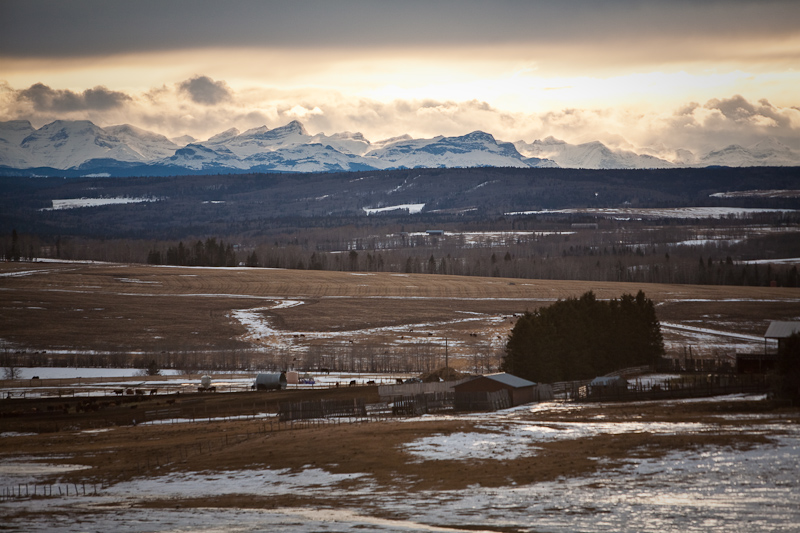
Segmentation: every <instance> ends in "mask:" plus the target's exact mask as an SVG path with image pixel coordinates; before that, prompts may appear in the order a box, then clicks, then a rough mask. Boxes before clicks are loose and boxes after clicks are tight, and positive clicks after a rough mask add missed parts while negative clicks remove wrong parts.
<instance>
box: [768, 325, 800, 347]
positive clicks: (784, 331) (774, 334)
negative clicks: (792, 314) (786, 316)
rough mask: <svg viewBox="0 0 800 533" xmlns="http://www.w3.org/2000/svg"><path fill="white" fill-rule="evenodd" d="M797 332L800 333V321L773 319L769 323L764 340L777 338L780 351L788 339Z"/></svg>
mask: <svg viewBox="0 0 800 533" xmlns="http://www.w3.org/2000/svg"><path fill="white" fill-rule="evenodd" d="M795 333H800V322H780V321H777V320H773V321H772V322H770V323H769V327H768V328H767V332H766V333H765V334H764V342H766V341H767V340H769V339H774V340H777V341H778V351H780V350H781V348H782V347H783V343H785V342H786V339H788V338H789V337H791V336H792V335H794V334H795Z"/></svg>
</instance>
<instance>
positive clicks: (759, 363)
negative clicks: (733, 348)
mask: <svg viewBox="0 0 800 533" xmlns="http://www.w3.org/2000/svg"><path fill="white" fill-rule="evenodd" d="M795 333H800V322H797V321H794V322H784V321H778V320H773V321H772V322H770V324H769V327H768V328H767V332H766V333H764V353H763V354H762V353H747V354H738V353H737V354H736V372H738V373H739V374H761V373H764V372H769V371H771V370H774V369H775V366H776V365H777V362H778V352H780V350H781V347H782V346H783V343H785V342H786V339H788V338H789V337H791V336H792V335H793V334H795ZM770 340H773V341H778V346H777V350H770V349H768V347H767V342H768V341H770Z"/></svg>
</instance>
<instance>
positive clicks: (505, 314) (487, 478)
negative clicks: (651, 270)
mask: <svg viewBox="0 0 800 533" xmlns="http://www.w3.org/2000/svg"><path fill="white" fill-rule="evenodd" d="M587 290H592V291H594V292H595V294H596V295H597V296H598V297H599V298H614V297H619V296H620V295H622V294H623V293H635V292H636V291H638V290H643V291H644V292H645V293H646V295H647V296H648V297H649V298H651V299H653V300H654V301H655V302H656V304H657V308H656V309H657V313H658V317H659V319H660V320H661V321H663V322H669V323H675V324H682V325H686V326H694V327H704V328H712V329H715V330H717V331H722V332H727V333H733V334H742V335H750V336H755V337H758V336H759V335H762V334H763V332H764V331H765V329H766V327H767V324H768V322H769V320H788V319H797V317H798V314H800V305H799V303H800V289H785V288H762V287H718V286H694V285H692V286H689V285H642V284H623V283H620V284H616V283H589V282H574V281H561V282H558V281H556V282H554V281H535V280H514V279H500V278H467V277H450V276H438V275H397V274H389V273H376V274H368V275H354V274H349V273H336V272H317V271H294V270H266V269H195V268H164V267H152V266H130V265H113V264H57V263H33V264H24V263H21V264H12V263H2V264H0V340H2V341H4V342H5V343H6V344H5V349H6V350H7V351H8V350H14V351H17V350H19V351H27V352H28V353H30V352H31V351H48V352H51V351H61V350H65V351H107V352H119V353H128V352H141V351H145V352H147V351H162V350H201V351H207V352H214V351H217V350H219V351H225V350H231V349H239V348H241V349H245V348H247V347H248V346H250V343H256V344H260V345H261V346H263V347H265V348H266V349H267V350H269V348H270V346H274V345H281V346H282V348H281V349H287V348H286V347H287V346H288V347H289V348H288V349H294V350H302V349H304V348H306V347H307V346H309V345H312V344H314V343H315V342H317V343H319V342H322V343H329V342H347V343H349V342H350V341H354V342H356V343H362V344H368V343H375V344H380V345H382V346H392V345H394V344H393V343H402V341H404V340H408V339H414V340H416V341H419V342H422V341H423V340H425V339H430V338H432V337H433V338H437V339H441V338H444V337H446V338H448V340H449V342H450V343H451V346H452V350H453V354H454V356H455V357H456V358H457V357H458V354H459V353H460V354H462V355H464V356H465V358H466V356H468V355H469V352H470V350H474V349H478V348H481V347H486V346H491V347H493V348H494V349H501V348H502V345H503V343H504V339H505V336H506V335H507V333H508V331H509V329H510V328H511V327H512V326H513V320H514V318H513V315H514V314H515V313H521V312H524V311H525V310H533V309H535V308H537V307H538V306H541V305H547V304H549V303H551V302H553V301H556V300H557V299H559V298H562V299H563V298H568V297H573V296H579V295H581V294H582V293H584V292H586V291H587ZM284 300H297V301H302V302H303V303H302V304H299V305H294V306H277V308H274V309H269V308H272V307H275V306H276V302H282V301H284ZM265 308H266V309H265ZM248 309H265V310H263V311H260V313H262V314H263V316H265V317H267V318H268V319H269V321H270V323H271V324H272V326H273V328H274V329H275V332H273V333H270V334H269V335H263V336H261V337H259V336H258V335H251V334H249V333H248V330H247V329H246V328H245V327H244V326H243V325H242V324H241V323H240V321H239V320H237V319H236V317H235V316H234V315H233V313H234V312H235V311H237V310H248ZM464 318H469V319H470V321H464ZM412 330H413V331H412ZM681 335H682V334H681V333H680V332H679V331H676V330H665V337H666V338H667V340H668V341H669V342H671V344H670V346H672V348H671V349H672V350H673V351H677V350H679V349H680V348H679V347H680V345H681V343H682V342H687V343H691V344H692V345H694V346H695V349H696V350H697V351H698V352H702V351H703V349H704V346H702V343H701V342H699V341H698V339H697V338H692V337H691V336H688V337H681ZM328 337H330V339H333V340H332V341H331V340H328ZM476 343H477V344H476ZM751 344H752V343H751ZM758 344H759V343H758V342H755V346H758ZM476 346H477V348H476ZM705 348H707V347H705ZM715 349H716V348H715ZM706 351H707V352H708V353H711V351H709V349H707V350H706ZM462 363H463V364H464V365H466V361H462ZM144 379H145V378H136V381H137V382H141V381H143V380H144ZM43 381H45V380H43ZM6 385H8V382H0V386H3V387H4V386H6ZM353 397H360V398H363V399H364V400H365V401H366V402H367V403H375V402H378V401H379V397H378V394H377V387H374V386H363V387H353V388H350V387H346V388H341V389H319V390H310V391H309V390H287V391H280V392H269V393H258V392H246V393H245V392H241V393H226V394H179V395H176V394H168V395H162V394H159V395H156V396H152V397H149V396H145V397H126V396H123V397H114V396H111V397H104V398H101V399H99V402H102V403H104V405H103V408H102V409H101V410H98V411H87V410H82V409H78V406H79V405H80V404H81V402H82V401H83V400H82V399H81V398H74V397H73V398H59V397H46V398H45V397H43V398H28V399H12V400H0V404H1V405H0V411H2V413H0V414H2V415H3V416H2V417H0V433H5V436H4V437H2V438H0V467H1V466H3V464H11V463H16V462H21V463H22V464H24V465H34V464H36V463H46V464H50V465H52V464H60V463H64V464H69V465H82V466H84V467H87V468H86V469H84V470H75V471H72V472H67V473H63V474H52V475H50V476H47V477H45V478H43V479H41V480H40V481H39V483H42V484H47V483H57V484H64V483H72V484H75V485H73V486H74V487H75V489H76V490H77V487H78V486H84V489H85V484H88V485H89V486H90V487H94V488H95V489H96V488H97V487H98V486H99V487H100V489H99V493H100V494H101V495H102V493H103V491H104V490H105V488H106V487H110V486H113V485H114V484H117V483H120V482H125V481H129V480H137V479H138V480H141V479H148V478H157V477H159V476H165V475H169V474H209V475H210V474H211V473H220V472H237V471H239V472H245V471H248V470H253V469H255V470H258V469H263V468H266V469H276V470H282V469H288V471H289V472H290V473H298V474H300V473H302V472H304V471H306V470H307V469H309V468H319V469H322V470H324V471H325V472H329V473H331V474H366V475H367V476H369V480H370V481H369V483H372V484H373V485H372V487H373V488H372V489H370V490H375V491H379V492H385V493H398V494H402V493H413V492H418V493H424V491H448V490H452V491H460V490H464V489H466V488H467V487H476V486H480V487H486V488H492V487H513V486H524V485H527V484H534V483H538V482H546V481H555V480H570V479H572V478H579V477H581V476H587V475H591V474H592V473H596V472H600V471H602V470H609V471H612V470H614V469H616V468H622V467H623V466H624V465H625V464H626V462H627V461H629V460H630V459H631V458H632V457H648V458H656V459H657V458H659V457H664V456H666V455H667V454H670V453H675V452H676V451H679V452H680V451H685V452H686V453H695V452H698V451H702V450H708V449H723V448H724V449H733V450H748V449H751V448H753V447H758V446H769V445H770V438H771V434H769V433H764V432H756V433H747V432H741V431H738V430H737V427H738V426H737V424H739V423H740V422H739V421H738V420H739V419H738V418H737V416H745V417H747V416H759V417H762V420H763V421H764V424H767V423H770V422H771V421H773V422H774V427H775V428H777V429H772V430H770V431H773V432H775V434H779V433H781V431H782V430H781V429H780V427H781V425H786V424H790V425H792V424H797V422H798V412H797V409H791V408H785V407H780V406H775V405H773V404H771V403H769V402H753V401H748V400H741V401H725V402H714V401H709V402H693V403H683V404H671V405H669V407H666V406H665V405H664V404H661V403H658V402H650V403H640V404H603V405H590V406H583V407H581V408H580V409H578V410H564V411H559V410H552V411H546V412H541V413H534V412H531V413H520V414H517V415H515V416H518V417H522V419H523V420H531V421H535V423H537V424H547V422H548V421H550V422H553V423H556V422H563V421H570V422H577V423H582V422H586V423H593V422H596V421H597V420H599V419H602V420H603V421H604V422H608V423H609V424H613V423H616V422H620V423H622V422H628V421H631V420H636V421H641V422H658V423H676V424H680V423H696V424H704V425H707V426H708V427H710V428H711V429H710V430H707V431H703V432H699V433H698V432H689V433H681V432H676V433H675V434H663V433H662V434H654V433H650V432H647V431H646V432H630V433H622V434H601V435H597V436H594V437H587V438H577V439H572V440H564V441H555V442H549V443H548V442H545V443H540V444H537V445H536V446H535V447H531V450H530V453H526V454H524V455H522V456H520V457H518V458H516V459H513V460H505V461H498V460H478V461H464V460H437V461H420V460H418V459H416V458H415V457H413V456H412V455H410V454H409V453H408V452H407V451H406V448H405V446H406V445H407V444H408V443H411V442H414V441H416V440H418V439H420V438H424V437H426V436H432V435H451V434H461V433H476V432H478V433H479V432H483V431H487V430H486V429H485V423H484V422H481V419H470V418H469V417H462V418H459V417H456V418H448V417H443V418H436V419H429V420H427V421H423V420H419V421H411V422H408V421H405V422H404V421H397V420H391V419H389V420H386V419H383V420H375V419H373V420H372V421H367V422H352V421H350V422H343V421H338V422H337V421H335V420H333V421H331V420H329V421H324V422H322V421H316V422H312V423H307V422H300V423H296V424H295V425H286V424H284V425H283V426H280V425H278V423H277V419H276V418H274V417H271V418H260V419H259V418H257V419H249V420H218V417H234V416H241V415H253V414H256V413H265V412H266V413H275V412H276V411H277V404H278V402H281V401H297V400H299V399H314V398H327V399H344V398H353ZM160 410H166V411H170V412H171V413H173V414H172V415H170V416H175V417H182V418H187V417H188V418H195V417H196V418H197V419H198V420H197V421H195V422H194V423H177V424H164V425H141V424H139V425H134V424H133V421H134V420H135V419H137V417H139V418H138V419H139V420H142V419H143V418H148V416H150V415H146V413H147V412H148V411H149V412H150V413H153V412H155V411H160ZM721 415H731V416H730V417H729V418H726V417H724V416H721ZM204 417H210V418H212V419H214V420H210V419H209V418H206V421H202V419H203V418H204ZM149 419H152V416H150V418H149ZM495 423H496V424H502V423H503V422H502V419H501V420H500V421H499V422H495ZM770 427H772V426H770ZM287 475H289V474H287ZM359 483H360V482H358V481H356V480H353V481H343V482H341V483H340V484H339V485H338V486H337V489H341V490H337V492H336V493H335V494H333V493H331V495H330V496H320V495H319V494H316V495H314V496H309V495H308V494H307V493H306V492H305V491H303V490H295V491H284V492H281V493H279V494H269V493H253V492H249V493H241V494H222V495H217V496H214V495H204V496H202V497H193V496H190V495H186V496H180V497H175V496H172V497H162V496H159V495H157V494H156V495H153V494H151V495H143V496H141V497H138V498H127V499H126V500H125V501H124V502H121V503H120V502H118V501H113V502H109V503H107V504H97V505H95V506H94V507H91V506H82V505H81V504H80V503H77V504H70V505H64V506H60V507H58V508H57V509H58V510H57V511H55V514H51V513H53V511H51V510H49V509H50V508H49V507H48V508H44V507H42V508H37V507H36V506H35V502H33V501H32V503H31V507H26V505H27V504H25V503H24V502H25V501H26V500H24V499H22V500H21V501H22V503H21V504H20V505H17V506H14V505H13V502H16V501H18V500H19V499H16V500H15V499H12V500H11V503H9V504H8V505H10V506H8V507H6V508H4V512H5V513H6V516H7V519H8V522H7V524H9V525H8V527H10V529H11V530H18V531H23V530H26V526H25V525H26V524H27V523H28V522H29V521H31V520H35V521H36V523H37V524H39V525H40V526H41V524H47V522H48V520H50V519H51V518H52V517H54V516H56V517H63V519H65V520H78V521H80V520H82V519H92V520H93V519H94V517H97V516H100V515H103V513H115V512H118V510H119V509H123V508H128V509H142V508H145V509H153V510H155V509H159V510H169V509H174V510H178V509H204V510H207V509H278V510H280V509H285V508H310V509H340V508H345V509H357V510H358V512H359V513H360V514H361V515H365V516H373V517H381V518H386V519H410V518H411V516H408V515H402V514H398V513H396V512H395V511H394V510H392V509H391V508H387V507H385V506H382V505H380V504H378V503H376V501H374V500H373V499H372V498H370V497H364V496H363V485H360V484H359ZM351 487H352V488H353V489H354V490H353V493H352V494H351V495H345V496H343V495H342V494H349V489H350V488H351ZM359 488H360V490H361V492H359V490H355V489H359ZM26 490H27V486H26ZM90 490H92V489H90ZM47 501H51V500H47ZM52 501H53V502H56V504H57V505H58V503H57V502H58V501H59V500H58V498H56V499H54V500H52ZM102 505H108V507H107V508H105V507H103V506H102ZM29 509H30V510H29ZM36 509H40V510H36ZM119 512H122V511H119ZM448 520H449V518H448V517H442V518H441V525H447V524H448ZM77 524H78V525H76V526H75V527H80V523H79V522H78V523H77ZM478 526H480V527H478ZM44 527H45V530H46V526H44ZM0 529H3V527H2V526H0ZM468 529H480V530H484V531H517V530H519V529H518V528H504V527H503V526H500V525H493V524H487V523H481V524H478V525H476V526H474V527H465V528H464V530H468ZM37 530H42V529H41V527H40V528H39V529H37Z"/></svg>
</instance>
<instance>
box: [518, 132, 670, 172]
mask: <svg viewBox="0 0 800 533" xmlns="http://www.w3.org/2000/svg"><path fill="white" fill-rule="evenodd" d="M514 146H515V147H516V148H517V150H519V151H520V153H522V154H523V155H526V156H529V157H539V158H544V159H551V160H552V161H555V162H556V163H557V164H558V166H560V167H565V168H591V169H599V168H619V169H625V168H670V167H674V166H675V164H673V163H671V162H669V161H666V160H664V159H660V158H658V157H654V156H652V155H640V154H636V153H634V152H628V151H614V150H611V149H610V148H608V147H607V146H606V145H604V144H603V143H601V142H599V141H593V142H588V143H583V144H568V143H566V142H564V141H561V140H558V139H555V138H553V137H547V138H546V139H544V140H536V141H533V142H532V143H530V144H529V143H526V142H525V141H517V142H515V143H514Z"/></svg>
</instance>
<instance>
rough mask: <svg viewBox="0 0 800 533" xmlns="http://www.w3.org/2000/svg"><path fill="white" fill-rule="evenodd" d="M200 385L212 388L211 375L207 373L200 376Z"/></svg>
mask: <svg viewBox="0 0 800 533" xmlns="http://www.w3.org/2000/svg"><path fill="white" fill-rule="evenodd" d="M200 386H201V387H202V388H204V389H210V388H211V376H209V375H208V374H206V375H205V376H203V377H201V378H200Z"/></svg>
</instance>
